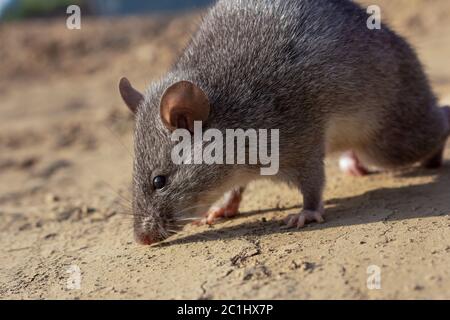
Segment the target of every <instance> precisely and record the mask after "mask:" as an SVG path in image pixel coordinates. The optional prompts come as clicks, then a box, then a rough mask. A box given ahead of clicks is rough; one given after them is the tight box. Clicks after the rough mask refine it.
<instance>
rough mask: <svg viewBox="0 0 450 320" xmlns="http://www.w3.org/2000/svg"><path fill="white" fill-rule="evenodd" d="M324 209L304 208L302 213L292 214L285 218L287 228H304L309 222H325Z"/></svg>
mask: <svg viewBox="0 0 450 320" xmlns="http://www.w3.org/2000/svg"><path fill="white" fill-rule="evenodd" d="M323 212H324V209H319V210H317V211H312V210H302V211H301V212H300V214H292V215H289V216H287V217H286V219H284V222H285V223H286V226H285V228H293V227H296V228H298V229H300V228H303V227H304V226H305V225H306V224H307V223H309V222H318V223H322V222H324V221H325V220H324V218H323Z"/></svg>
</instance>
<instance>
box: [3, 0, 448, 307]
mask: <svg viewBox="0 0 450 320" xmlns="http://www.w3.org/2000/svg"><path fill="white" fill-rule="evenodd" d="M373 3H378V4H380V5H381V6H382V8H383V11H382V13H383V17H385V18H386V19H389V20H390V22H391V24H392V25H393V26H394V27H395V29H396V30H398V31H399V32H400V33H401V34H403V35H405V36H407V37H408V39H410V40H411V42H412V43H413V44H414V45H415V46H416V48H417V50H418V52H419V54H420V57H421V58H422V60H423V62H424V64H425V66H426V68H427V71H428V73H429V75H430V78H431V80H432V83H433V87H434V88H435V91H436V93H437V94H438V96H439V98H440V99H441V100H442V101H443V102H445V101H447V102H448V103H450V2H449V1H447V0H435V1H424V0H422V1H421V0H414V1H413V0H404V1H387V0H386V1H370V4H373ZM196 21H198V13H192V14H183V15H179V16H173V17H168V16H160V17H147V18H125V19H111V20H92V19H83V25H82V30H81V31H69V30H67V29H65V21H64V19H55V20H52V21H41V22H39V21H34V22H27V23H15V24H6V25H0V39H1V43H2V44H1V46H0V74H1V75H2V76H1V77H0V95H1V100H0V124H1V125H0V181H1V183H0V229H1V232H0V242H1V243H2V246H1V248H0V298H3V299H36V298H37V299H74V298H79V299H98V298H99V299H104V298H114V299H116V298H121V299H122V298H131V299H135V298H138V299H142V298H145V299H178V298H186V299H223V298H232V299H236V298H244V299H246V298H252V299H259V298H264V299H317V298H325V299H341V298H348V299H380V298H381V299H385V298H393V299H415V298H425V299H428V298H431V299H442V298H447V299H448V298H450V269H449V266H450V228H449V227H450V218H449V213H450V201H449V194H450V162H449V159H450V148H447V150H446V159H447V160H446V163H445V166H444V167H443V168H442V169H440V170H431V171H429V170H423V169H418V168H412V169H408V170H404V171H401V172H388V173H380V174H376V175H371V176H368V177H364V178H352V177H347V176H344V175H342V174H341V173H340V172H339V171H338V169H337V161H336V159H334V158H329V159H327V166H326V167H327V176H328V182H327V187H326V192H325V197H326V200H327V201H326V209H327V213H326V223H324V224H320V225H318V224H313V225H310V226H308V227H307V228H305V229H303V230H282V229H280V226H281V221H282V219H283V218H284V217H285V216H286V215H287V214H288V213H293V212H296V211H298V210H299V206H300V205H301V200H300V197H299V195H298V193H297V191H296V190H293V189H289V188H288V187H286V186H284V185H276V184H272V183H269V182H267V183H266V182H259V183H255V184H252V185H250V187H249V188H248V190H247V191H246V193H245V195H244V200H243V203H242V207H241V211H242V214H241V215H239V217H237V218H235V219H232V220H227V221H220V222H219V223H218V224H216V225H214V226H212V227H207V226H203V227H195V226H188V227H187V228H186V229H185V230H184V231H183V232H182V233H181V234H179V235H177V236H175V237H173V238H170V239H168V240H167V241H165V242H164V243H163V244H161V245H158V246H152V247H148V246H140V245H137V244H136V243H135V242H134V240H133V236H132V217H131V216H130V215H129V214H130V210H129V201H128V199H129V198H130V182H131V170H132V167H131V165H132V130H133V119H132V116H131V115H130V114H129V112H128V110H126V107H125V106H124V104H123V103H122V101H121V99H120V97H119V95H118V91H117V81H118V79H119V78H120V77H121V76H123V75H126V76H128V77H129V78H130V79H131V80H132V81H133V83H134V84H135V85H136V87H138V88H140V89H143V88H144V86H145V85H147V84H148V83H150V82H151V81H152V80H153V79H156V78H157V77H159V76H161V75H162V74H163V73H164V72H165V70H167V68H168V67H169V66H170V63H171V62H172V61H173V60H174V59H175V57H176V55H177V52H179V51H180V50H181V49H182V48H183V45H184V44H185V43H186V41H187V40H188V37H189V34H190V32H191V31H192V30H193V29H194V28H195V24H196ZM371 266H372V267H371ZM368 268H369V269H368ZM371 268H375V269H371ZM373 270H375V271H376V270H379V271H380V277H379V280H380V281H381V282H380V287H379V288H378V289H377V288H374V287H370V286H369V287H370V288H369V287H368V286H367V280H368V277H370V276H371V275H373V274H372V271H373ZM77 271H79V272H80V275H81V277H80V278H79V280H80V282H79V283H77V281H75V282H72V280H74V279H75V280H77ZM368 272H369V274H368ZM68 282H69V283H68ZM77 284H79V287H77Z"/></svg>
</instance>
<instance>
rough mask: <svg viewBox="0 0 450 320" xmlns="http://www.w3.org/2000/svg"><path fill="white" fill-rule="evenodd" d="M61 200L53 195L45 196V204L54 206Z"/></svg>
mask: <svg viewBox="0 0 450 320" xmlns="http://www.w3.org/2000/svg"><path fill="white" fill-rule="evenodd" d="M59 200H60V199H59V197H58V196H57V195H55V194H53V193H48V194H46V195H45V203H47V204H52V203H55V202H58V201H59Z"/></svg>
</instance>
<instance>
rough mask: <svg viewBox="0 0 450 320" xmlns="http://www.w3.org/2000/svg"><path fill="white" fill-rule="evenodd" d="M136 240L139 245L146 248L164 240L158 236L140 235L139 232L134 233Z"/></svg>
mask: <svg viewBox="0 0 450 320" xmlns="http://www.w3.org/2000/svg"><path fill="white" fill-rule="evenodd" d="M134 238H135V240H136V242H137V243H139V244H142V245H146V246H148V245H151V244H153V243H156V242H159V241H161V240H162V238H161V237H158V236H157V235H156V234H149V233H138V232H135V233H134Z"/></svg>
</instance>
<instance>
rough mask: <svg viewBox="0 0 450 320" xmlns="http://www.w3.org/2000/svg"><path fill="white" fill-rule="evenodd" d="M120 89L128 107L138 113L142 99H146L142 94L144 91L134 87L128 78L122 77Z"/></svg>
mask: <svg viewBox="0 0 450 320" xmlns="http://www.w3.org/2000/svg"><path fill="white" fill-rule="evenodd" d="M119 91H120V95H121V96H122V99H123V101H125V103H126V105H127V106H128V108H129V109H130V110H131V111H132V112H133V113H136V111H137V109H138V107H139V105H140V104H141V102H142V101H144V96H143V95H142V93H140V92H139V91H137V90H136V89H134V88H133V87H132V86H131V83H130V81H128V79H127V78H122V79H120V82H119Z"/></svg>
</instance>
